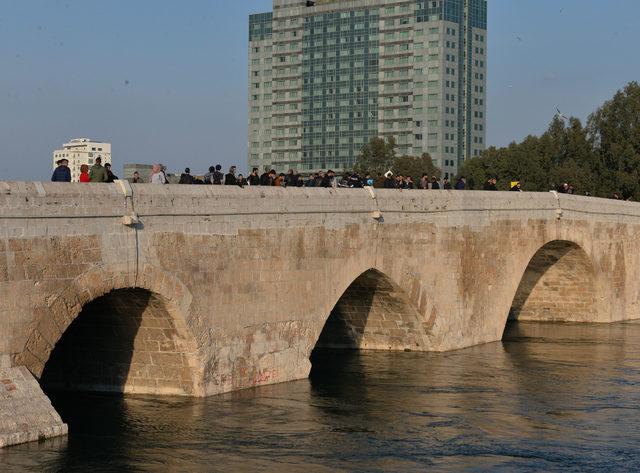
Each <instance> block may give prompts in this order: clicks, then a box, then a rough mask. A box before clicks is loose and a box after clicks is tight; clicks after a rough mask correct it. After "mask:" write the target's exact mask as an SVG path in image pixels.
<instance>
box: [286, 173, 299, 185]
mask: <svg viewBox="0 0 640 473" xmlns="http://www.w3.org/2000/svg"><path fill="white" fill-rule="evenodd" d="M284 186H285V187H297V186H298V175H297V174H296V173H295V172H293V169H289V171H288V172H287V175H286V176H284Z"/></svg>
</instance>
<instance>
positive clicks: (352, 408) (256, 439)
mask: <svg viewBox="0 0 640 473" xmlns="http://www.w3.org/2000/svg"><path fill="white" fill-rule="evenodd" d="M505 340H506V341H505V342H503V343H495V344H491V345H485V346H481V347H476V348H472V349H468V350H463V351H459V352H454V353H445V354H435V353H428V354H424V353H355V352H354V353H346V354H335V353H334V354H331V353H324V354H320V355H319V356H318V358H317V359H316V360H314V366H316V368H315V370H314V373H313V375H312V377H311V379H310V380H304V381H299V382H293V383H288V384H282V385H277V386H269V387H265V388H260V389H255V390H249V391H243V392H240V393H233V394H229V395H225V396H219V397H214V398H209V399H203V400H202V399H201V400H198V399H195V400H194V399H165V398H152V397H126V398H121V397H112V396H102V395H76V396H73V397H68V396H65V397H61V398H58V399H55V403H56V406H57V407H58V409H59V411H60V412H61V413H62V415H63V418H64V419H65V420H66V421H67V422H68V423H69V424H70V428H71V432H72V434H71V435H70V437H69V438H68V439H62V440H53V441H47V442H43V443H41V444H31V445H24V446H19V447H14V448H10V449H6V450H4V451H0V471H38V472H40V471H82V472H85V471H93V472H99V471H118V470H119V471H123V472H124V471H176V472H183V471H203V472H204V471H267V472H271V471H273V472H282V471H304V472H314V471H363V472H364V471H390V472H395V471H425V470H427V469H428V470H430V471H450V470H453V471H471V470H473V471H478V470H480V471H481V470H486V471H513V470H514V469H515V470H521V471H540V470H547V471H548V470H563V471H566V470H581V471H585V470H614V469H616V470H621V469H628V470H638V469H639V468H640V428H639V427H640V412H639V409H640V407H639V406H640V324H638V323H627V324H617V325H610V326H593V325H549V324H524V323H521V324H517V325H512V326H509V327H508V329H507V332H506V334H505Z"/></svg>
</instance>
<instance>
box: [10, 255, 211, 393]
mask: <svg viewBox="0 0 640 473" xmlns="http://www.w3.org/2000/svg"><path fill="white" fill-rule="evenodd" d="M138 269H139V270H138V271H137V272H135V271H130V270H128V268H126V267H120V266H117V265H115V266H110V267H106V266H99V267H94V268H93V269H91V270H90V271H88V272H87V273H84V274H83V275H81V276H80V277H78V278H77V279H76V280H74V281H73V283H72V284H70V285H69V286H68V287H67V288H66V289H65V290H64V291H63V292H62V293H60V294H58V295H57V296H52V298H51V300H50V303H49V306H48V308H47V309H46V310H43V311H41V313H40V314H39V317H38V318H37V320H36V325H35V328H34V329H33V330H32V331H31V334H30V336H29V338H28V340H27V342H26V344H25V348H24V350H23V351H22V353H19V354H18V355H16V356H15V357H14V363H15V364H16V365H24V366H26V367H27V368H28V369H29V370H30V371H31V372H32V373H33V374H34V375H35V376H36V377H37V378H39V379H41V381H42V382H43V383H49V384H50V385H51V386H52V387H54V388H56V387H63V386H64V387H67V388H75V389H80V390H95V391H114V392H130V393H144V394H174V395H196V396H201V395H204V392H203V382H202V375H203V373H202V363H201V362H200V357H199V353H198V345H197V342H196V339H195V337H194V336H193V333H192V330H190V328H189V327H190V325H191V324H188V323H187V320H186V318H185V314H189V313H190V312H189V310H190V307H191V304H192V299H193V298H192V296H191V294H190V292H189V290H188V289H187V288H186V286H184V284H182V283H181V282H180V281H179V280H178V279H177V278H175V277H173V276H172V275H170V274H167V273H165V272H164V271H162V270H160V269H158V268H156V267H154V266H151V265H142V266H141V267H140V268H138ZM85 358H86V360H85Z"/></svg>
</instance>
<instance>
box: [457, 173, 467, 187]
mask: <svg viewBox="0 0 640 473" xmlns="http://www.w3.org/2000/svg"><path fill="white" fill-rule="evenodd" d="M466 188H467V180H466V179H465V178H464V176H460V177H459V178H458V180H457V181H456V190H457V191H463V190H465V189H466Z"/></svg>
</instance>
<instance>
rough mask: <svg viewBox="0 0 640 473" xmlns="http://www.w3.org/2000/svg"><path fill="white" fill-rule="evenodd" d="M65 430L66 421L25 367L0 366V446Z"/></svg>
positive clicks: (53, 435) (44, 437) (42, 437)
mask: <svg viewBox="0 0 640 473" xmlns="http://www.w3.org/2000/svg"><path fill="white" fill-rule="evenodd" d="M66 433H67V426H66V424H64V423H63V422H62V419H61V418H60V416H59V415H58V413H57V412H56V411H55V409H54V408H53V406H52V405H51V402H50V401H49V399H48V398H47V396H45V394H44V393H43V392H42V389H41V388H40V385H39V384H38V381H37V380H36V379H35V378H34V377H33V375H32V374H31V373H29V371H28V370H27V369H26V368H25V367H18V368H0V448H2V447H7V446H10V445H17V444H20V443H26V442H32V441H36V440H43V439H47V438H52V437H58V436H60V435H66Z"/></svg>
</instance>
